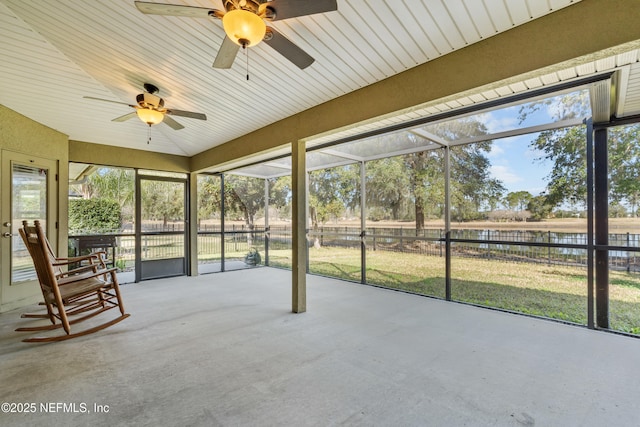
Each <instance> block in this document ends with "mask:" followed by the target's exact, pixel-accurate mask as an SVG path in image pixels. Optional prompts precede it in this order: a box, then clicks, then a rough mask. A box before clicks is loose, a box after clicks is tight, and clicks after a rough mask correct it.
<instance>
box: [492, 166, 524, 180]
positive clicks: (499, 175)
mask: <svg viewBox="0 0 640 427" xmlns="http://www.w3.org/2000/svg"><path fill="white" fill-rule="evenodd" d="M489 172H490V173H491V175H492V176H493V177H494V178H496V179H499V180H500V181H502V182H503V183H505V184H515V183H516V182H520V181H522V178H521V177H520V176H519V175H517V174H515V173H514V172H513V171H511V169H510V168H509V167H508V166H499V165H492V166H491V167H490V168H489Z"/></svg>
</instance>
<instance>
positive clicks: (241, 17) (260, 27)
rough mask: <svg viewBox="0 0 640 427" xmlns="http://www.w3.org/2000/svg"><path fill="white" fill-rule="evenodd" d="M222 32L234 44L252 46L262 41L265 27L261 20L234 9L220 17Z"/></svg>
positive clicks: (265, 30)
mask: <svg viewBox="0 0 640 427" xmlns="http://www.w3.org/2000/svg"><path fill="white" fill-rule="evenodd" d="M222 26H223V27H224V32H225V33H227V37H229V38H230V39H231V40H232V41H233V42H234V43H235V44H237V45H240V46H242V47H247V46H254V45H256V44H258V43H260V42H261V41H262V39H263V38H264V35H265V33H266V32H267V25H266V24H265V23H264V21H263V20H262V18H260V17H259V16H258V15H256V14H255V13H253V12H249V11H248V10H244V9H234V10H232V11H230V12H227V13H225V14H224V16H223V17H222Z"/></svg>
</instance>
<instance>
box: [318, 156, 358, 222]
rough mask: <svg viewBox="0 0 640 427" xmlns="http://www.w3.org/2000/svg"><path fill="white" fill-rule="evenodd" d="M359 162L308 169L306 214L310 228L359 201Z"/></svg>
mask: <svg viewBox="0 0 640 427" xmlns="http://www.w3.org/2000/svg"><path fill="white" fill-rule="evenodd" d="M359 198H360V166H359V165H357V164H355V165H347V166H339V167H334V168H328V169H321V170H316V171H312V172H310V173H309V216H310V218H311V224H312V226H313V228H314V230H317V229H318V225H319V224H320V223H325V222H326V221H327V220H329V219H330V218H331V217H334V218H336V217H338V216H339V215H340V214H342V213H343V212H344V211H345V210H346V209H355V208H356V207H357V206H359V205H360V200H359Z"/></svg>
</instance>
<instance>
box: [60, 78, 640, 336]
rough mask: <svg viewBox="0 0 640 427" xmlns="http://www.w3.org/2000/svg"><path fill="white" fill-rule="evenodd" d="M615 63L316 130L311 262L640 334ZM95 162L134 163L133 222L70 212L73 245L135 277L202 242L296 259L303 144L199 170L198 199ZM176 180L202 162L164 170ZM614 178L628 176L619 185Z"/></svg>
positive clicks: (125, 207) (429, 292) (633, 130)
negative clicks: (105, 256) (512, 91)
mask: <svg viewBox="0 0 640 427" xmlns="http://www.w3.org/2000/svg"><path fill="white" fill-rule="evenodd" d="M610 79H611V75H610V74H608V75H600V76H596V77H591V78H589V79H584V80H582V81H580V82H578V83H576V82H574V83H571V84H564V85H560V86H556V87H546V88H543V89H540V90H536V91H530V92H527V93H526V94H520V95H514V96H512V97H506V98H501V99H499V100H495V101H490V102H485V103H484V104H481V105H480V106H478V105H473V106H469V107H462V108H458V109H456V110H452V111H446V112H442V113H440V114H435V115H433V114H432V115H430V116H428V117H421V118H418V119H407V120H405V121H402V122H393V123H391V124H389V123H385V122H380V123H378V127H377V128H372V129H370V130H369V131H367V132H365V133H362V132H360V133H357V134H353V135H347V133H348V132H342V133H341V134H340V138H334V139H333V140H331V139H330V137H329V136H323V137H319V138H317V139H312V140H309V141H307V142H306V147H307V153H306V169H307V173H306V177H307V179H306V193H307V197H306V199H307V208H306V221H305V223H306V242H307V244H306V250H307V256H306V259H307V263H306V265H305V268H306V271H307V272H308V273H311V274H317V275H323V276H329V277H335V278H339V279H343V280H348V281H352V282H358V283H362V284H369V285H373V286H380V287H385V288H390V289H396V290H400V291H404V292H409V293H414V294H418V295H424V296H429V297H435V298H439V299H444V300H449V301H457V302H462V303H468V304H473V305H479V306H485V307H491V308H495V309H500V310H506V311H510V312H517V313H521V314H526V315H533V316H539V317H544V318H550V319H554V320H558V321H562V322H568V323H572V324H578V325H583V326H588V327H591V328H601V329H608V330H614V331H617V332H622V333H628V334H634V335H638V334H640V258H638V251H640V246H639V243H640V220H638V214H639V212H638V204H637V200H638V197H639V196H640V190H638V189H636V186H634V182H635V181H634V175H633V171H634V170H636V168H638V164H639V162H640V156H639V155H638V153H640V142H639V141H638V138H637V134H638V125H637V124H636V123H635V122H634V121H628V122H626V123H614V122H612V121H603V119H602V117H607V118H608V117H609V116H611V114H609V113H606V112H603V111H601V108H602V106H603V105H605V103H604V102H603V100H602V99H603V98H607V97H608V96H610V93H609V92H608V91H603V90H602V88H603V87H606V86H607V85H609V86H610ZM594 121H595V122H596V124H595V125H594ZM603 134H604V135H605V136H606V135H608V138H606V139H604V140H603V139H602V138H603ZM596 136H597V137H596ZM598 138H601V139H600V140H598ZM598 141H604V142H598ZM596 148H597V149H596ZM598 150H600V152H599V153H598ZM603 150H604V152H605V154H609V155H608V156H605V155H603ZM599 159H600V160H599ZM602 159H604V160H602ZM80 166H82V167H86V168H88V169H87V172H88V173H92V172H93V173H95V171H96V170H103V172H102V178H103V180H104V181H108V180H109V179H111V180H114V179H115V178H116V177H119V178H118V179H119V181H118V182H119V184H118V186H117V188H119V191H120V192H121V193H122V192H124V193H126V194H128V196H127V197H124V196H119V199H118V197H115V198H116V199H118V200H119V204H120V207H121V212H122V223H121V226H120V228H117V229H113V230H109V231H107V232H91V233H86V232H81V231H78V230H74V228H73V227H71V226H70V228H71V231H72V233H70V248H73V250H76V251H81V249H78V246H79V245H82V244H83V243H82V242H83V241H84V242H85V243H84V244H85V248H84V250H87V243H86V242H91V241H92V239H93V241H96V240H97V243H95V245H98V244H99V243H104V242H103V240H104V239H106V241H108V242H111V243H110V244H109V245H106V246H107V250H108V251H110V252H109V257H110V259H111V260H112V262H113V263H114V264H115V265H116V266H117V267H118V268H119V269H120V271H121V274H123V275H127V274H128V275H129V278H130V281H139V280H144V278H145V276H144V275H143V274H142V272H140V268H141V265H142V264H141V261H143V260H145V259H146V258H145V257H148V258H149V259H156V260H159V264H161V265H166V264H167V261H166V260H167V259H173V260H177V261H175V263H176V265H175V267H180V266H184V270H183V271H180V270H179V268H178V269H176V270H172V271H173V273H170V274H167V273H166V272H160V275H172V274H196V272H195V271H191V272H188V271H187V267H186V266H187V265H189V264H190V262H191V261H190V260H189V257H197V273H198V274H206V273H212V272H223V271H231V270H238V269H247V268H255V267H258V266H262V265H266V266H272V267H280V268H288V269H290V268H291V267H292V259H293V256H292V255H293V254H292V219H293V218H292V213H291V211H292V208H291V205H292V182H291V179H292V178H291V173H292V172H291V171H292V158H291V156H290V155H286V154H285V155H281V156H277V157H274V158H271V159H269V160H266V161H260V162H257V163H255V164H250V165H247V166H244V167H241V168H237V169H233V170H228V171H225V172H217V173H200V174H198V175H197V176H196V178H195V179H196V180H197V182H196V183H195V186H196V187H197V191H196V194H197V201H196V203H195V206H196V210H197V212H190V213H188V214H187V213H186V212H187V211H185V210H184V209H186V208H185V207H186V206H187V205H188V203H187V199H186V198H185V197H186V196H180V197H178V196H176V195H175V194H173V195H171V194H169V193H170V192H167V191H168V190H167V191H164V190H161V189H159V188H158V189H154V190H153V191H150V192H148V193H149V195H147V196H144V195H142V197H140V198H137V197H136V196H135V194H137V193H140V189H139V188H138V189H136V187H135V182H136V176H138V178H137V179H138V180H140V178H139V176H144V173H145V172H143V173H142V175H141V173H140V171H134V170H129V171H123V170H116V169H115V168H111V170H110V171H108V172H105V170H107V169H109V168H102V169H100V168H98V167H97V166H88V165H78V166H77V167H80ZM72 167H76V166H72ZM92 168H93V169H92ZM96 168H97V169H96ZM146 173H147V174H148V175H150V176H155V175H162V174H157V173H151V172H146ZM111 175H113V176H111ZM76 176H77V174H76ZM95 176H100V173H98V174H97V175H95ZM602 176H604V177H609V178H608V179H609V182H605V183H604V184H603V182H602ZM597 177H600V178H597ZM176 179H177V180H181V179H184V180H185V181H187V180H188V177H186V176H183V177H176V176H170V177H167V176H164V177H162V178H160V180H161V181H162V180H164V181H162V182H163V183H164V184H163V185H165V186H166V185H167V181H171V180H176ZM598 179H599V181H598ZM603 188H605V189H606V188H611V189H612V191H611V192H609V191H608V190H605V195H606V197H603V192H602V191H603V190H602V189H603ZM174 193H175V191H174ZM162 194H164V198H163V197H161V195H162ZM151 196H153V197H151ZM598 196H599V198H598ZM138 199H139V200H140V201H139V202H137V203H138V206H136V205H135V203H134V201H135V200H138ZM179 206H182V208H179ZM143 208H144V209H146V211H147V212H150V213H151V214H150V215H147V216H148V217H147V216H145V215H144V214H139V213H138V212H140V211H141V210H144V209H143ZM181 209H182V210H181ZM138 216H139V218H138ZM185 217H190V218H195V220H194V221H197V226H196V229H197V233H196V237H195V238H196V240H197V243H196V247H197V253H189V251H188V250H187V249H188V247H189V242H188V240H189V238H190V236H189V233H186V232H185V230H186V226H185ZM136 218H138V219H137V220H136ZM136 221H137V223H139V224H141V225H140V228H139V229H138V228H137V226H136ZM70 225H71V223H70ZM150 227H151V228H150ZM153 227H160V228H158V229H156V228H153ZM100 239H103V240H100ZM96 247H97V246H96ZM172 254H173V255H172ZM174 255H175V256H174ZM181 256H184V258H181ZM596 264H597V265H599V269H596ZM192 265H193V264H192ZM603 265H604V267H603ZM153 277H159V276H153ZM125 281H126V279H125ZM598 316H599V317H598Z"/></svg>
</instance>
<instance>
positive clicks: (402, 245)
mask: <svg viewBox="0 0 640 427" xmlns="http://www.w3.org/2000/svg"><path fill="white" fill-rule="evenodd" d="M403 235H404V233H403V232H402V226H400V252H404V239H403V238H402V236H403Z"/></svg>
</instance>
